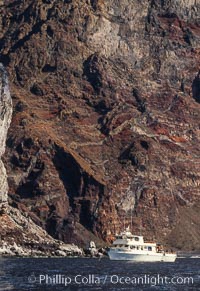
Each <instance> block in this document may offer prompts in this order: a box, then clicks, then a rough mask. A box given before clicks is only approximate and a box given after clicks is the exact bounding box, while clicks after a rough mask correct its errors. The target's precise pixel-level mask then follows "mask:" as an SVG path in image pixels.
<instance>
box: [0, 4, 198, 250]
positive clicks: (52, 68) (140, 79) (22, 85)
mask: <svg viewBox="0 0 200 291" xmlns="http://www.w3.org/2000/svg"><path fill="white" fill-rule="evenodd" d="M0 5H1V6H0V10H1V13H0V15H1V16H0V17H1V30H0V31H1V32H0V39H1V41H0V45H1V51H0V53H1V61H2V62H3V63H4V65H5V66H6V67H7V69H8V71H9V76H10V83H11V91H12V98H13V102H14V115H13V121H12V125H11V128H10V130H9V136H8V140H7V151H6V155H5V156H4V163H5V164H6V167H7V172H8V181H9V186H10V190H9V201H10V204H11V205H12V206H14V207H17V208H18V209H19V210H20V211H22V212H23V213H26V215H28V216H29V217H31V219H33V221H34V222H35V223H37V224H38V225H39V226H41V227H43V228H44V229H46V230H47V231H48V232H49V234H51V235H52V236H54V237H55V238H58V239H61V240H64V241H65V242H77V243H79V244H85V243H86V242H87V241H89V240H90V239H91V238H92V239H94V236H96V237H97V238H98V239H100V240H102V239H103V240H108V241H109V240H110V239H111V238H112V234H113V233H114V232H115V231H119V229H120V228H121V227H123V224H124V223H125V224H129V223H130V216H131V213H132V215H133V228H134V230H135V232H138V231H139V229H142V232H143V233H144V234H145V236H146V237H148V238H153V237H156V238H158V239H160V240H161V241H164V242H167V243H169V244H170V245H173V246H176V247H179V248H182V249H196V248H198V245H199V243H198V242H199V239H200V232H199V226H200V217H199V214H198V213H199V194H200V191H199V185H200V174H199V169H200V167H199V164H200V151H199V140H200V130H199V126H200V104H199V103H200V76H199V64H200V61H199V54H200V46H199V44H200V21H199V15H200V3H199V1H198V0H196V1H195V0H191V1H184V0H182V1H175V0H174V1H171V0H162V1H159V0H152V1H149V0H148V1H147V0H144V1H138V0H121V1H116V0H109V1H104V0H91V1H90V0H87V1H79V0H59V1H55V0H38V1H31V0H27V1H10V0H7V1H1V4H0Z"/></svg>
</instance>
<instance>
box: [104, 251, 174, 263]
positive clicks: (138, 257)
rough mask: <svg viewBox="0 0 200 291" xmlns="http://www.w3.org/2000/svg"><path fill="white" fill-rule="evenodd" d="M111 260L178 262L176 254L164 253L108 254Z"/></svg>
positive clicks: (116, 252) (117, 252)
mask: <svg viewBox="0 0 200 291" xmlns="http://www.w3.org/2000/svg"><path fill="white" fill-rule="evenodd" d="M108 256H109V258H110V260H116V261H135V262H174V261H175V260H176V254H164V253H153V254H147V253H146V254H142V253H138V254H136V253H131V252H123V251H122V252H120V251H112V250H110V251H109V252H108Z"/></svg>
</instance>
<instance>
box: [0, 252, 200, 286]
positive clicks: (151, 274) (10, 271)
mask: <svg viewBox="0 0 200 291" xmlns="http://www.w3.org/2000/svg"><path fill="white" fill-rule="evenodd" d="M6 290H15V291H24V290H25V291H29V290H30V291H31V290H34V291H45V290H49V291H54V290H63V291H64V290H65V291H75V290H76V291H86V290H106V291H107V290H108V291H111V290H112V291H119V290H120V291H121V290H123V291H126V290H142V291H143V290H158V291H160V290H200V258H199V259H198V258H194V259H191V258H180V259H177V260H176V262H175V263H133V262H122V261H121V262H118V261H110V260H109V259H107V258H103V259H101V260H99V259H87V258H34V259H33V258H0V291H6Z"/></svg>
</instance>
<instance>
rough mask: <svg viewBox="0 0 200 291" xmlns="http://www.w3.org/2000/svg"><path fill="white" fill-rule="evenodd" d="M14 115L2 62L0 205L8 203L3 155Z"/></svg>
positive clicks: (0, 69) (0, 70)
mask: <svg viewBox="0 0 200 291" xmlns="http://www.w3.org/2000/svg"><path fill="white" fill-rule="evenodd" d="M11 116H12V101H11V96H10V91H9V87H8V77H7V73H6V71H5V68H4V67H3V65H2V64H0V205H1V204H2V203H7V194H8V183H7V175H6V169H5V167H4V164H3V162H2V161H1V156H2V155H3V154H4V152H5V144H6V137H7V131H8V128H9V126H10V122H11Z"/></svg>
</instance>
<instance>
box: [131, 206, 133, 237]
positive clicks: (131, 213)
mask: <svg viewBox="0 0 200 291" xmlns="http://www.w3.org/2000/svg"><path fill="white" fill-rule="evenodd" d="M132 228H133V209H132V208H131V232H132Z"/></svg>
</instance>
